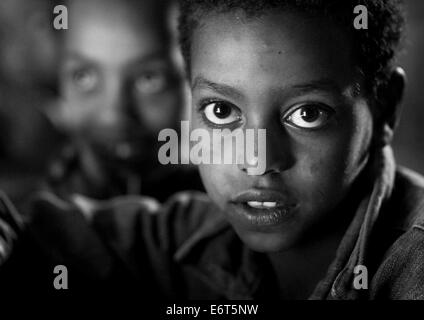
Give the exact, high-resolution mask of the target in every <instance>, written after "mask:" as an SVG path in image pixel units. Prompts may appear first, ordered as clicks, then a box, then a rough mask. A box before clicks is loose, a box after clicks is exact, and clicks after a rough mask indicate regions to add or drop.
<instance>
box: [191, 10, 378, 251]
mask: <svg viewBox="0 0 424 320" xmlns="http://www.w3.org/2000/svg"><path fill="white" fill-rule="evenodd" d="M351 42H352V41H351V40H350V37H349V35H348V34H347V33H345V32H344V31H343V30H342V29H341V28H338V27H337V25H335V24H333V23H332V22H331V21H329V20H328V19H326V18H325V17H312V16H307V15H305V14H303V13H297V12H294V11H287V12H285V13H284V12H283V13H266V12H265V13H264V14H262V15H260V16H258V17H246V15H245V14H244V13H242V12H233V13H219V14H208V15H205V16H202V23H201V24H200V25H199V26H198V27H197V28H196V29H195V30H194V31H193V35H192V44H191V51H190V54H191V58H190V59H191V61H190V72H191V75H190V82H191V88H192V97H193V98H192V99H193V103H192V108H193V111H192V121H193V128H204V129H207V130H210V131H212V130H213V129H216V128H222V129H224V128H228V129H230V130H234V129H236V128H241V129H242V130H246V129H266V170H265V172H264V173H263V174H261V175H248V174H247V173H246V168H244V167H243V166H240V165H236V164H234V165H215V164H214V165H201V166H200V171H201V175H202V179H203V182H204V184H205V187H206V189H207V191H208V194H209V195H210V197H211V198H212V199H213V200H214V202H215V203H217V204H218V205H219V206H220V207H221V209H223V210H224V212H225V214H226V216H227V219H228V220H229V221H230V223H231V224H232V225H233V227H234V228H235V230H236V232H237V233H238V235H239V236H240V237H241V239H242V240H243V241H244V242H245V243H246V244H248V245H249V246H250V247H251V248H253V249H255V250H259V251H277V250H284V249H287V248H290V247H293V246H295V245H296V244H298V243H299V242H300V241H304V240H305V238H306V237H307V234H308V233H310V232H313V231H316V229H317V228H320V227H322V223H328V222H329V223H331V222H332V220H336V219H337V217H338V215H339V216H340V215H343V213H344V210H343V207H342V204H343V202H344V201H345V198H346V195H347V193H348V192H349V190H350V188H351V187H352V184H353V182H354V181H355V180H356V178H357V177H358V175H359V173H360V172H361V171H362V170H363V169H364V166H365V165H366V163H367V160H368V158H369V148H370V144H371V140H372V137H373V118H372V114H371V110H370V106H369V105H368V103H367V102H366V99H365V98H364V97H363V95H361V93H360V87H361V77H360V75H359V72H358V70H357V68H356V66H355V64H354V61H353V58H352V56H351V55H350V53H351V52H352V43H351ZM212 152H213V150H212ZM336 208H337V210H336ZM324 221H325V222H324ZM320 224H321V225H320Z"/></svg>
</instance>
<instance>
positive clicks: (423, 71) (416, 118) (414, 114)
mask: <svg viewBox="0 0 424 320" xmlns="http://www.w3.org/2000/svg"><path fill="white" fill-rule="evenodd" d="M405 4H406V10H407V18H408V25H407V35H406V43H405V52H404V53H403V54H402V55H401V57H400V65H401V66H403V67H404V69H405V70H406V73H407V76H408V83H407V88H406V95H405V99H404V104H403V114H402V119H401V121H400V124H399V128H398V131H397V133H396V136H395V142H394V148H395V154H396V157H397V162H398V163H399V164H401V165H404V166H407V167H409V168H411V169H414V170H416V171H418V172H420V173H421V174H424V1H423V0H405Z"/></svg>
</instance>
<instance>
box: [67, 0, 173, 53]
mask: <svg viewBox="0 0 424 320" xmlns="http://www.w3.org/2000/svg"><path fill="white" fill-rule="evenodd" d="M149 2H150V1H148V2H147V3H144V4H143V1H139V2H138V4H137V3H136V1H122V2H121V1H112V0H106V1H99V0H88V1H87V0H73V1H72V2H71V5H70V6H69V7H68V9H69V29H68V30H67V31H66V33H65V37H64V50H65V51H66V52H68V53H69V52H71V53H78V54H80V55H82V56H84V57H87V58H92V59H93V60H104V61H108V60H124V61H125V60H129V59H136V58H140V57H141V58H142V57H145V56H149V55H153V54H156V53H160V52H164V51H166V50H167V48H168V46H169V43H170V40H169V36H170V35H169V34H168V32H169V29H168V22H169V21H167V19H166V15H163V16H161V15H159V14H153V12H157V10H153V7H152V6H153V5H152V4H151V3H149ZM156 9H157V8H156Z"/></svg>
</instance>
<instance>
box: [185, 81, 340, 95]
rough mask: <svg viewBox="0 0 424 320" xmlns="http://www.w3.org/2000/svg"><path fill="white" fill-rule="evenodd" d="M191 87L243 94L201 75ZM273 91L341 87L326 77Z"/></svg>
mask: <svg viewBox="0 0 424 320" xmlns="http://www.w3.org/2000/svg"><path fill="white" fill-rule="evenodd" d="M191 88H192V90H193V89H195V88H205V89H209V90H212V91H215V92H217V93H219V94H221V95H224V96H228V97H232V98H234V99H239V98H241V97H243V96H244V95H243V93H242V92H241V91H239V90H238V89H236V88H234V87H231V86H229V85H226V84H222V83H215V82H212V81H210V80H207V79H205V78H203V77H202V76H198V77H196V78H195V79H194V81H193V85H192V87H191ZM275 91H276V92H290V93H289V95H290V96H295V95H301V94H306V93H310V92H315V91H327V92H333V93H336V94H341V93H342V89H341V88H340V86H339V85H338V84H337V83H336V82H335V81H334V80H331V79H328V78H323V79H318V80H312V81H309V82H305V83H299V84H294V85H290V86H287V87H282V88H276V89H275Z"/></svg>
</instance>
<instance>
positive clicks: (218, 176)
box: [199, 164, 235, 209]
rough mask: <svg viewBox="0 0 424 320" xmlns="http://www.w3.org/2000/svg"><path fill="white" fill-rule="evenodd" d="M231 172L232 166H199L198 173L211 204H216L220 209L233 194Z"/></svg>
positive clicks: (233, 186) (233, 187)
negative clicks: (211, 201)
mask: <svg viewBox="0 0 424 320" xmlns="http://www.w3.org/2000/svg"><path fill="white" fill-rule="evenodd" d="M233 170H234V166H233V165H211V164H209V165H208V164H200V165H199V172H200V176H201V178H202V181H203V184H204V186H205V189H206V191H207V193H208V195H209V197H210V198H211V199H212V200H213V202H214V203H216V204H218V206H220V208H221V209H223V208H224V206H225V204H226V202H227V201H228V200H229V196H230V195H232V194H234V189H235V184H234V183H233V182H232V181H233V179H232V177H233V173H234V171H233Z"/></svg>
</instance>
